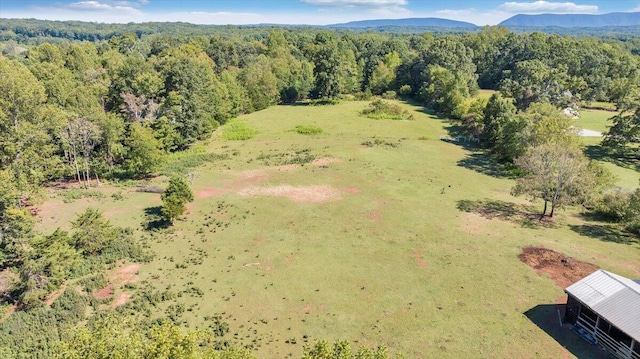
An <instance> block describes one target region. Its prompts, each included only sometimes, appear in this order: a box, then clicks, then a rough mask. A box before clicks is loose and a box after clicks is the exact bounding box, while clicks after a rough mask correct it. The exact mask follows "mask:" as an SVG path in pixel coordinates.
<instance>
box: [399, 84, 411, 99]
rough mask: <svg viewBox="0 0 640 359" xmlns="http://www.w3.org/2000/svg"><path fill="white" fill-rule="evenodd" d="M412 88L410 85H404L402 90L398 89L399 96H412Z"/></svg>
mask: <svg viewBox="0 0 640 359" xmlns="http://www.w3.org/2000/svg"><path fill="white" fill-rule="evenodd" d="M411 91H412V89H411V86H409V85H402V87H400V89H398V94H399V95H400V96H401V97H406V96H411Z"/></svg>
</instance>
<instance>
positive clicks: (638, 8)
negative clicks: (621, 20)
mask: <svg viewBox="0 0 640 359" xmlns="http://www.w3.org/2000/svg"><path fill="white" fill-rule="evenodd" d="M628 12H640V5H638V6H636V7H634V8H633V9H631V10H629V11H628Z"/></svg>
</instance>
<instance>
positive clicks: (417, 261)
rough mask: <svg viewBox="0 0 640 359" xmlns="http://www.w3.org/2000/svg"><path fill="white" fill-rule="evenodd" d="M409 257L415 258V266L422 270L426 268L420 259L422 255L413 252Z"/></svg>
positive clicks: (422, 259)
mask: <svg viewBox="0 0 640 359" xmlns="http://www.w3.org/2000/svg"><path fill="white" fill-rule="evenodd" d="M411 256H412V257H413V258H415V260H416V264H417V265H419V266H420V268H424V267H426V266H427V262H425V261H424V258H422V254H420V252H418V251H413V253H412V254H411Z"/></svg>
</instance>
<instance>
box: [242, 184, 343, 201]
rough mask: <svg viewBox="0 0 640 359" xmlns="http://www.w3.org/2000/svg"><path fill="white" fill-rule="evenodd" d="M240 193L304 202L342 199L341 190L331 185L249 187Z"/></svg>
mask: <svg viewBox="0 0 640 359" xmlns="http://www.w3.org/2000/svg"><path fill="white" fill-rule="evenodd" d="M238 193H239V194H241V195H245V196H274V197H284V198H288V199H290V200H292V201H294V202H304V203H322V202H329V201H334V200H338V199H340V192H338V191H337V190H335V189H334V188H333V187H331V186H300V187H294V186H290V185H280V186H275V187H249V188H245V189H242V190H240V191H238Z"/></svg>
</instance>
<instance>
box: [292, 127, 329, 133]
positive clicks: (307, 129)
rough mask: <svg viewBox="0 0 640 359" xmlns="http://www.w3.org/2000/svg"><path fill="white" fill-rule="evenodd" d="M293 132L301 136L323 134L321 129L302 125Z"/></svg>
mask: <svg viewBox="0 0 640 359" xmlns="http://www.w3.org/2000/svg"><path fill="white" fill-rule="evenodd" d="M294 131H296V132H297V133H299V134H301V135H319V134H321V133H322V132H323V130H322V128H320V127H315V126H304V125H298V126H296V128H295V129H294Z"/></svg>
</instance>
